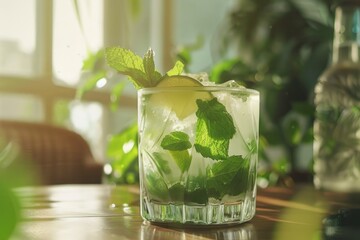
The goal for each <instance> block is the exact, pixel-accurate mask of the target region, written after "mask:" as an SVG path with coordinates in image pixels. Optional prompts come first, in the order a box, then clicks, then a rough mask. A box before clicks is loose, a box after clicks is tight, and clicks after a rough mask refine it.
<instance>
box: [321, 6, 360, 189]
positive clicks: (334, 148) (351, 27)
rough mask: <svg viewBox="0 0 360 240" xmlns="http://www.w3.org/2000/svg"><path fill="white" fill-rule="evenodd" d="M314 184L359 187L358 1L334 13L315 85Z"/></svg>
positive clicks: (348, 187) (345, 187)
mask: <svg viewBox="0 0 360 240" xmlns="http://www.w3.org/2000/svg"><path fill="white" fill-rule="evenodd" d="M315 107H316V110H315V122H314V174H315V175H314V184H315V187H316V188H318V189H324V190H330V191H344V192H359V191H360V1H355V0H352V1H349V0H348V1H342V4H340V5H338V6H337V8H336V13H335V24H334V41H333V56H332V63H331V65H330V66H329V67H328V68H327V69H326V70H325V72H324V73H323V74H322V75H321V76H320V78H319V80H318V82H317V84H316V87H315Z"/></svg>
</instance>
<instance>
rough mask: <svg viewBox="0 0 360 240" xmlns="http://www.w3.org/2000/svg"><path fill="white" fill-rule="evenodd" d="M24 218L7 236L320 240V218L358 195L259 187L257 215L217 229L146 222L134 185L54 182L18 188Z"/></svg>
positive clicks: (307, 187) (28, 238)
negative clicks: (169, 226) (167, 225)
mask: <svg viewBox="0 0 360 240" xmlns="http://www.w3.org/2000/svg"><path fill="white" fill-rule="evenodd" d="M17 192H18V193H19V194H20V196H21V199H22V202H23V208H24V210H23V215H24V220H23V221H22V222H21V223H20V224H18V228H17V231H16V232H15V234H13V236H12V238H11V240H18V239H19V240H20V239H21V240H25V239H26V240H32V239H36V240H38V239H40V240H41V239H44V240H45V239H46V240H55V239H56V240H58V239H65V240H71V239H76V240H82V239H104V240H110V239H121V240H126V239H131V240H134V239H135V240H136V239H141V240H148V239H150V240H155V239H160V240H161V239H166V240H168V239H169V240H175V239H182V240H184V239H202V240H206V239H246V240H247V239H257V240H264V239H265V240H266V239H276V240H282V239H284V240H285V239H291V240H296V239H301V240H304V239H322V238H321V234H322V220H323V218H324V217H325V216H327V215H328V214H330V213H333V212H335V211H337V210H338V209H341V208H349V207H360V206H359V205H360V203H356V202H357V200H358V199H359V198H356V199H355V200H351V197H350V196H349V195H347V194H336V193H326V192H318V191H315V190H314V188H313V187H312V186H310V185H303V186H297V187H296V188H293V189H285V188H268V189H260V190H258V197H257V212H256V216H255V217H254V218H253V219H252V220H251V221H250V222H248V223H245V224H241V225H237V226H233V227H227V228H224V227H222V228H220V227H211V228H207V229H171V228H164V227H159V226H155V225H152V224H149V223H148V222H145V221H143V220H142V219H141V217H140V213H139V189H138V186H118V187H114V186H109V185H58V186H44V187H29V188H22V189H17Z"/></svg>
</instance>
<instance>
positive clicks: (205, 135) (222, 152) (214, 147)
mask: <svg viewBox="0 0 360 240" xmlns="http://www.w3.org/2000/svg"><path fill="white" fill-rule="evenodd" d="M229 143H230V141H229V140H227V139H214V138H213V137H211V136H210V134H209V130H208V127H207V124H206V120H204V119H200V118H198V120H197V125H196V137H195V144H194V147H195V149H196V151H197V152H198V153H200V154H201V155H202V156H203V157H207V158H211V159H213V160H218V159H226V158H227V157H228V150H229Z"/></svg>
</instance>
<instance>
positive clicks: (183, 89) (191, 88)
mask: <svg viewBox="0 0 360 240" xmlns="http://www.w3.org/2000/svg"><path fill="white" fill-rule="evenodd" d="M194 91H203V92H233V93H246V94H249V95H254V96H256V95H260V93H259V91H258V90H255V89H250V88H246V87H228V86H181V87H175V86H172V87H147V88H141V89H139V90H138V94H152V93H160V92H194Z"/></svg>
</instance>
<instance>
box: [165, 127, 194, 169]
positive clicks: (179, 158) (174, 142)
mask: <svg viewBox="0 0 360 240" xmlns="http://www.w3.org/2000/svg"><path fill="white" fill-rule="evenodd" d="M160 145H161V147H162V148H163V149H165V150H169V152H170V154H171V156H172V157H173V159H174V160H175V163H176V165H178V167H179V168H180V170H181V172H182V173H183V172H185V171H187V170H188V169H189V167H190V164H191V156H190V154H189V152H188V150H187V149H189V148H191V146H192V145H191V143H190V141H189V135H187V134H186V133H184V132H180V131H175V132H171V133H170V134H168V135H166V136H165V137H164V138H163V140H162V141H161V144H160Z"/></svg>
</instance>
